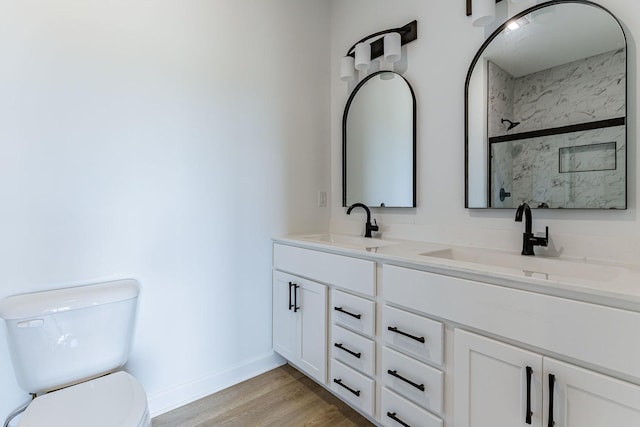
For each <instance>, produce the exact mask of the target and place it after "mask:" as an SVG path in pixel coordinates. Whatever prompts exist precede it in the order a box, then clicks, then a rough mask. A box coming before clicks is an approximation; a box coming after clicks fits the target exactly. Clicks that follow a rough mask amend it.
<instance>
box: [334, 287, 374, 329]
mask: <svg viewBox="0 0 640 427" xmlns="http://www.w3.org/2000/svg"><path fill="white" fill-rule="evenodd" d="M331 319H332V320H333V322H334V323H337V324H339V325H342V326H346V327H347V328H350V329H353V330H354V331H358V332H362V333H363V334H366V335H369V336H374V335H375V332H376V303H375V302H373V301H369V300H367V299H364V298H361V297H357V296H355V295H351V294H347V293H345V292H340V291H338V290H336V289H333V290H332V291H331Z"/></svg>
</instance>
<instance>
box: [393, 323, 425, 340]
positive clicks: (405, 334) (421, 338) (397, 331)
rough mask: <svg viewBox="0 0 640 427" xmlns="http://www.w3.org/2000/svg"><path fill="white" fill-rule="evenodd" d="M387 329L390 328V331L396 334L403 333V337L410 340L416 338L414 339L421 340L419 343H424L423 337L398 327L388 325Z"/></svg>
mask: <svg viewBox="0 0 640 427" xmlns="http://www.w3.org/2000/svg"><path fill="white" fill-rule="evenodd" d="M387 329H388V330H390V331H391V332H395V333H396V334H400V335H404V336H405V337H409V338H411V339H412V340H416V341H418V342H421V343H423V344H424V337H416V336H415V335H411V334H408V333H406V332H403V331H401V330H400V329H398V328H396V327H395V326H389V327H388V328H387Z"/></svg>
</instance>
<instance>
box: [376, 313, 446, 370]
mask: <svg viewBox="0 0 640 427" xmlns="http://www.w3.org/2000/svg"><path fill="white" fill-rule="evenodd" d="M443 331H444V327H443V325H442V323H440V322H436V321H435V320H431V319H427V318H426V317H422V316H418V315H417V314H413V313H409V312H407V311H404V310H400V309H397V308H393V307H389V306H384V308H383V311H382V335H383V336H384V341H385V342H386V343H387V344H388V345H390V346H392V347H395V348H397V349H399V350H401V351H403V352H404V353H407V354H409V355H412V356H414V357H417V358H419V359H421V360H425V361H427V362H431V363H435V364H437V365H442V349H443V333H444V332H443Z"/></svg>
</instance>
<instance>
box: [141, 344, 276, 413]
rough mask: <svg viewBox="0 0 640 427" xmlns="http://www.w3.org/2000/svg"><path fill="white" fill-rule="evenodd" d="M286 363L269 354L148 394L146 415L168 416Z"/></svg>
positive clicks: (273, 354) (273, 353)
mask: <svg viewBox="0 0 640 427" xmlns="http://www.w3.org/2000/svg"><path fill="white" fill-rule="evenodd" d="M286 362H287V361H286V360H284V359H283V358H282V357H280V355H278V354H277V353H275V352H269V353H267V354H264V355H262V356H258V357H256V358H255V359H251V360H248V361H244V362H242V363H241V364H238V365H236V366H232V367H231V368H229V369H225V370H223V371H220V372H216V373H213V374H210V375H207V376H205V377H202V378H200V379H198V380H195V381H190V382H188V383H184V384H180V385H177V386H174V387H171V388H169V389H166V390H163V391H160V392H157V393H153V394H150V395H149V396H148V400H149V412H150V413H151V417H152V418H153V417H156V416H158V415H161V414H164V413H165V412H169V411H171V410H173V409H176V408H179V407H180V406H183V405H186V404H188V403H191V402H194V401H196V400H198V399H201V398H203V397H205V396H208V395H210V394H213V393H215V392H217V391H220V390H224V389H225V388H227V387H231V386H232V385H235V384H238V383H240V382H242V381H245V380H248V379H249V378H253V377H255V376H257V375H260V374H263V373H265V372H267V371H270V370H272V369H275V368H277V367H278V366H282V365H284V364H285V363H286Z"/></svg>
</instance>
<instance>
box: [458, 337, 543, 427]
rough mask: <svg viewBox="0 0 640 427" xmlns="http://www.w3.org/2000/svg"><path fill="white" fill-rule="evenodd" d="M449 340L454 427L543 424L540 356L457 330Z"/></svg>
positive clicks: (503, 426)
mask: <svg viewBox="0 0 640 427" xmlns="http://www.w3.org/2000/svg"><path fill="white" fill-rule="evenodd" d="M454 340H455V342H454V425H455V426H456V427H487V426H491V427H518V426H522V427H528V426H537V427H541V426H542V401H541V397H542V384H541V378H542V356H541V355H539V354H535V353H531V352H529V351H525V350H522V349H519V348H517V347H513V346H510V345H507V344H504V343H501V342H498V341H494V340H491V339H488V338H484V337H481V336H479V335H475V334H472V333H468V332H464V331H461V330H459V329H456V330H455V332H454ZM527 367H529V368H531V371H530V372H531V373H530V374H529V375H528V372H527V371H528V370H527ZM528 376H529V377H530V383H529V384H528V381H527V377H528ZM528 403H529V406H530V408H531V419H530V420H528V419H527V406H528Z"/></svg>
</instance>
